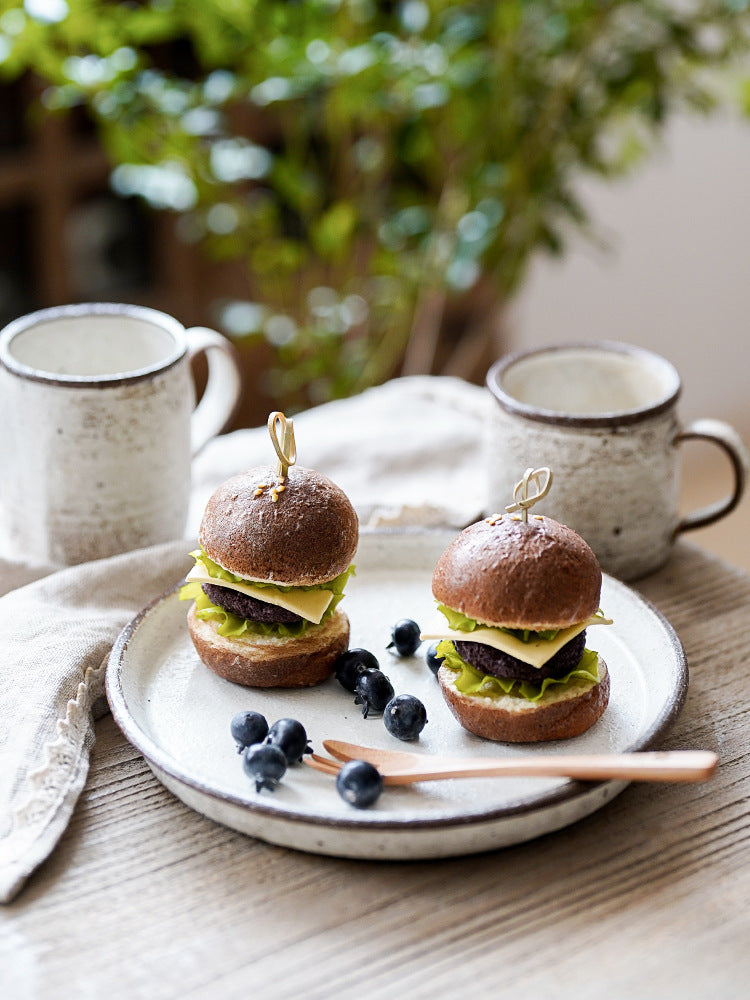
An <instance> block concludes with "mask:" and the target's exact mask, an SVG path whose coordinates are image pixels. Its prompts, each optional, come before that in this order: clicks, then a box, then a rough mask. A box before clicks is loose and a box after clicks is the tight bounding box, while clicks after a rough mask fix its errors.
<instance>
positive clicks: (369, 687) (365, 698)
mask: <svg viewBox="0 0 750 1000" xmlns="http://www.w3.org/2000/svg"><path fill="white" fill-rule="evenodd" d="M355 691H356V695H355V697H354V704H355V705H361V706H362V715H363V716H364V717H365V718H367V716H368V714H369V713H370V712H382V711H383V709H384V708H385V706H386V705H387V704H388V702H389V701H390V700H391V698H392V697H393V695H394V694H395V691H394V690H393V685H392V684H391V682H390V681H389V680H388V678H387V677H386V676H385V674H384V673H383V671H382V670H366V671H365V672H364V673H363V674H360V675H359V677H358V678H357V686H356V688H355Z"/></svg>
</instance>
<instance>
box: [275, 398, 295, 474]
mask: <svg viewBox="0 0 750 1000" xmlns="http://www.w3.org/2000/svg"><path fill="white" fill-rule="evenodd" d="M277 424H278V425H279V427H280V434H279V431H277V429H276V427H277ZM268 433H269V434H270V435H271V444H273V447H274V451H275V452H276V455H277V456H278V459H279V461H278V464H277V466H276V475H277V476H279V477H280V478H281V479H286V474H287V472H288V471H289V466H290V465H294V463H295V462H296V461H297V444H296V442H295V440H294V422H293V420H292V419H291V418H289V419H288V420H287V418H286V417H285V416H284V414H283V413H281V411H280V410H274V412H273V413H271V414H270V415H269V417H268Z"/></svg>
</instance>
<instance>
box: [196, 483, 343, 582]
mask: <svg viewBox="0 0 750 1000" xmlns="http://www.w3.org/2000/svg"><path fill="white" fill-rule="evenodd" d="M278 481H279V480H278V477H277V474H276V471H275V470H274V469H273V468H271V467H269V466H256V467H254V468H252V469H248V470H247V471H246V472H242V473H240V474H239V475H236V476H233V477H232V478H231V479H227V480H226V482H224V483H222V484H221V486H219V488H218V489H217V490H216V491H215V492H214V493H213V495H212V496H211V497H210V499H209V501H208V503H207V504H206V508H205V511H204V513H203V520H202V521H201V526H200V531H199V534H198V538H199V541H200V543H201V545H202V547H203V550H204V551H205V553H206V554H207V555H208V556H209V558H210V559H213V560H214V561H215V562H217V563H219V565H221V566H223V567H224V569H226V570H229V571H230V572H231V573H236V574H237V575H238V576H242V577H245V578H247V579H250V580H268V581H272V582H274V583H279V584H284V585H288V586H294V587H305V586H310V585H312V584H316V583H325V582H327V581H328V580H332V579H333V578H334V577H336V576H338V575H339V573H343V572H344V570H345V569H347V567H348V566H349V565H350V563H351V561H352V558H353V557H354V553H355V552H356V549H357V542H358V540H359V524H358V520H357V514H356V512H355V510H354V508H353V507H352V504H351V502H350V500H349V498H348V497H347V495H346V494H345V493H344V491H343V490H342V489H341V488H340V487H339V486H337V485H336V484H335V483H334V482H332V481H331V480H330V479H328V477H327V476H324V475H322V474H321V473H319V472H315V471H314V470H312V469H305V468H301V467H299V466H296V465H295V466H292V467H291V468H289V470H288V472H287V475H286V478H285V481H284V483H283V486H284V489H283V490H280V491H278V492H277V494H276V496H277V499H276V500H275V501H274V500H273V496H272V493H271V490H272V488H273V487H274V486H275V485H276V484H277V483H278ZM277 489H278V487H277ZM258 491H260V492H258Z"/></svg>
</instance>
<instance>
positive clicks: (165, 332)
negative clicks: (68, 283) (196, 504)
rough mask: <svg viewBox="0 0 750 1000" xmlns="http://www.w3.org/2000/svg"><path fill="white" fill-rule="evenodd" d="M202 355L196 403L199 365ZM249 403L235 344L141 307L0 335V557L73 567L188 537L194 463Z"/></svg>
mask: <svg viewBox="0 0 750 1000" xmlns="http://www.w3.org/2000/svg"><path fill="white" fill-rule="evenodd" d="M199 353H205V354H206V358H207V361H208V379H207V386H206V390H205V392H204V393H203V396H202V398H201V401H200V403H199V404H198V406H197V407H196V405H195V388H194V385H193V378H192V373H191V367H190V361H191V359H192V358H193V357H194V356H195V355H196V354H199ZM239 391H240V376H239V369H238V367H237V363H236V360H235V357H234V351H233V348H232V347H231V345H230V344H229V342H228V341H227V340H226V339H225V338H224V337H222V336H220V334H218V333H215V332H214V331H213V330H207V329H204V328H202V327H198V328H194V329H190V330H185V329H184V328H183V327H182V326H181V325H180V323H178V322H177V320H175V319H173V318H172V317H170V316H167V315H165V314H163V313H160V312H157V311H155V310H153V309H146V308H141V307H137V306H131V305H116V304H85V305H73V306H62V307H56V308H52V309H45V310H41V311H39V312H36V313H32V314H30V315H28V316H24V317H21V318H20V319H17V320H15V321H14V322H12V323H10V324H9V325H8V326H7V327H6V328H5V330H3V332H2V334H0V419H1V420H2V429H3V430H2V435H1V436H0V543H1V544H2V549H0V554H1V555H2V556H3V557H5V558H14V559H23V560H25V561H28V562H39V563H46V564H52V565H72V564H76V563H80V562H84V561H87V560H90V559H98V558H101V557H104V556H109V555H114V554H116V553H118V552H124V551H127V550H130V549H134V548H140V547H143V546H146V545H152V544H155V543H158V542H163V541H167V540H169V539H172V538H179V537H180V536H181V534H182V532H183V531H184V530H185V523H186V518H187V511H188V502H189V496H190V462H191V456H192V455H194V454H195V453H196V452H197V451H198V450H199V449H200V448H201V447H202V446H203V445H204V444H205V443H206V442H207V441H208V440H209V439H210V438H211V437H212V436H214V435H215V434H218V433H219V432H220V431H221V430H222V429H223V428H224V426H225V425H226V423H227V421H228V420H229V418H230V416H231V414H232V412H233V410H234V407H235V405H236V402H237V399H238V396H239Z"/></svg>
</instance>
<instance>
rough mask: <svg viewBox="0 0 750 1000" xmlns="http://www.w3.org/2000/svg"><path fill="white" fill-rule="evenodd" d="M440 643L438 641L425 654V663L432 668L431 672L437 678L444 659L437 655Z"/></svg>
mask: <svg viewBox="0 0 750 1000" xmlns="http://www.w3.org/2000/svg"><path fill="white" fill-rule="evenodd" d="M439 643H440V640H439V639H438V641H437V642H433V643H432V645H431V646H430V648H429V649H428V650H427V652H426V653H425V654H424V659H425V663H426V664H427V666H428V667H429V668H430V670H431V671H432V672H433V674H435V676H436V677H437V672H438V670H440V667H441V666H442V664H443V657H442V656H438V655H437V648H438V645H439Z"/></svg>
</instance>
